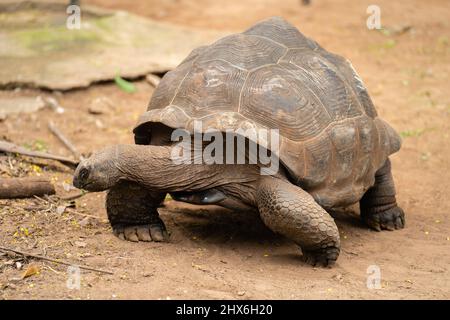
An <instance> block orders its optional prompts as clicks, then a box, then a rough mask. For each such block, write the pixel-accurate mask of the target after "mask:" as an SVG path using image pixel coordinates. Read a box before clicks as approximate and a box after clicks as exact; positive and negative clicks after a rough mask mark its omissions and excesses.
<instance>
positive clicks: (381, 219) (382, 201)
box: [360, 159, 405, 231]
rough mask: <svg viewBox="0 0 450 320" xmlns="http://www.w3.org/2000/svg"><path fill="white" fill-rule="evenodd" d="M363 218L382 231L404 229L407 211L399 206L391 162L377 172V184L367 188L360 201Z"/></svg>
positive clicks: (372, 226)
mask: <svg viewBox="0 0 450 320" xmlns="http://www.w3.org/2000/svg"><path fill="white" fill-rule="evenodd" d="M360 210H361V218H362V220H363V221H364V222H365V223H366V224H367V225H368V226H369V227H371V228H373V229H375V230H377V231H381V230H382V229H386V230H395V229H402V228H403V227H404V226H405V213H404V212H403V210H402V208H400V207H399V206H397V201H396V199H395V185H394V178H393V177H392V173H391V162H390V160H389V159H387V160H386V162H385V164H384V165H383V166H382V167H381V168H380V169H379V170H378V171H377V172H376V174H375V185H374V186H373V187H372V188H370V189H369V190H367V192H366V193H365V194H364V196H363V197H362V199H361V201H360Z"/></svg>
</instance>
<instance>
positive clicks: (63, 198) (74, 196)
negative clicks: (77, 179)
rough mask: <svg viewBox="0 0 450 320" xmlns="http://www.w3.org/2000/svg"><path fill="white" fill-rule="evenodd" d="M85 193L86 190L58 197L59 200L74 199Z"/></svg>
mask: <svg viewBox="0 0 450 320" xmlns="http://www.w3.org/2000/svg"><path fill="white" fill-rule="evenodd" d="M87 193H88V192H80V193H77V194H73V195H68V196H65V197H59V200H63V201H71V200H75V199H78V198H81V197H82V196H84V195H85V194H87Z"/></svg>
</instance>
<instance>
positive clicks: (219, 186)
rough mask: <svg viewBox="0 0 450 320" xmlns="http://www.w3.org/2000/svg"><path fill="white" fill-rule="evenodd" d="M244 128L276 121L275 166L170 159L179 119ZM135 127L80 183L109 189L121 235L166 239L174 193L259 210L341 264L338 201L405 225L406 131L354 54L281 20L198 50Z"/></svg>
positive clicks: (388, 226)
mask: <svg viewBox="0 0 450 320" xmlns="http://www.w3.org/2000/svg"><path fill="white" fill-rule="evenodd" d="M199 122H200V123H201V124H202V126H201V129H196V128H195V123H199ZM242 128H244V129H245V128H253V129H257V130H265V129H266V130H278V132H279V141H278V142H279V143H278V148H275V147H274V148H273V150H272V149H270V148H271V147H270V146H268V145H267V146H266V148H267V149H269V150H267V151H268V152H271V154H272V153H273V155H274V157H275V158H276V159H277V160H278V161H279V164H280V165H279V170H278V171H277V172H276V173H274V174H262V171H261V170H260V169H261V168H262V167H263V165H262V164H261V163H247V162H246V163H244V164H228V163H225V164H224V163H220V162H217V163H209V164H205V163H200V164H199V163H194V164H193V163H179V162H177V163H175V161H174V160H173V158H172V156H173V154H172V152H173V149H174V148H175V142H174V141H173V136H172V135H173V133H174V132H175V131H176V130H178V129H181V130H185V131H186V132H188V133H189V134H190V135H191V136H194V135H195V134H198V133H200V134H201V133H202V132H203V133H205V132H207V130H209V129H213V131H215V132H219V133H225V132H228V131H230V130H231V131H233V130H239V129H242ZM198 131H201V132H198ZM237 132H239V131H237ZM241 132H242V131H241ZM245 132H247V131H245ZM134 135H135V144H133V145H116V146H110V147H107V148H105V149H103V150H101V151H98V152H96V153H94V154H93V155H92V156H91V157H90V158H89V159H87V160H84V161H83V162H81V163H80V164H79V166H78V168H77V169H76V172H75V175H74V185H75V186H76V187H78V188H83V189H87V190H91V191H102V190H109V191H108V193H107V199H106V208H107V214H108V218H109V221H110V223H111V225H112V228H113V231H114V233H115V234H116V235H117V236H119V237H120V238H122V239H126V240H130V241H165V240H167V237H168V234H167V231H166V227H165V226H164V223H163V222H162V220H161V219H160V217H159V215H158V211H157V208H158V207H159V206H160V205H161V202H162V201H163V200H164V198H165V196H166V194H167V193H169V194H171V195H172V197H173V198H174V199H176V200H180V201H185V202H190V203H194V204H217V205H220V206H223V207H226V208H232V209H235V210H240V211H242V212H245V211H248V210H256V211H258V212H259V214H260V217H261V219H262V221H263V222H264V224H265V225H266V226H267V227H269V228H270V229H271V230H273V231H274V232H276V233H279V234H281V235H283V236H285V237H287V238H289V239H291V240H293V241H294V242H295V243H296V244H297V245H299V246H300V247H301V251H302V256H303V259H304V260H305V261H306V262H308V263H310V264H312V265H318V266H331V265H332V264H334V263H335V261H336V259H337V258H338V255H339V252H340V238H339V232H338V228H337V226H336V224H335V221H334V219H333V218H332V217H331V215H330V214H329V213H328V212H330V211H333V210H334V209H337V208H345V207H348V206H351V205H353V204H357V203H358V202H359V204H360V211H361V218H362V220H363V222H365V223H366V224H367V225H368V226H369V227H371V228H373V229H375V230H378V231H380V230H382V229H385V230H394V229H400V228H403V227H404V223H405V220H404V212H403V210H402V209H401V208H400V207H398V206H397V202H396V197H395V194H396V191H395V186H394V181H393V177H392V174H391V164H390V160H389V156H390V155H391V154H393V153H395V152H397V151H398V150H399V149H400V146H401V140H400V137H399V135H398V134H397V133H396V132H395V130H394V129H393V128H392V127H391V126H390V125H389V124H387V123H386V122H385V121H383V120H382V119H381V118H380V117H379V116H378V115H377V111H376V110H375V108H374V105H373V103H372V101H371V99H370V97H369V95H368V93H367V90H366V88H365V86H364V84H363V82H362V80H361V79H360V77H359V76H358V75H357V73H356V72H355V70H354V69H353V67H352V65H351V63H350V62H349V61H348V60H346V59H344V58H342V57H340V56H338V55H336V54H332V53H330V52H328V51H326V50H325V49H323V48H322V47H321V46H320V45H318V44H317V43H316V42H315V41H313V40H311V39H309V38H307V37H305V36H304V35H303V34H302V33H300V32H299V31H298V30H297V29H296V28H295V27H294V26H292V25H291V24H289V23H288V22H286V21H285V20H284V19H282V18H279V17H274V18H270V19H268V20H265V21H262V22H259V23H257V24H256V25H254V26H253V27H251V28H250V29H248V30H246V31H245V32H243V33H239V34H232V35H229V36H226V37H224V38H222V39H220V40H218V41H216V42H215V43H213V44H211V45H209V46H203V47H200V48H197V49H195V50H193V51H192V52H191V53H190V54H189V56H188V57H187V58H186V59H185V60H184V61H182V62H181V64H180V65H178V67H177V68H175V69H174V70H172V71H170V72H168V73H166V74H165V75H164V77H163V78H162V80H161V82H160V84H159V85H158V87H157V88H156V89H155V91H154V93H153V95H152V97H151V101H150V104H149V106H148V109H147V111H146V112H145V113H144V114H143V115H142V116H141V117H140V119H139V121H138V124H137V126H136V127H135V128H134ZM243 135H245V134H243ZM245 138H246V140H247V141H255V140H254V139H252V137H251V136H249V135H247V136H245ZM257 143H258V144H260V142H257ZM260 145H261V144H260ZM261 146H262V145H261ZM202 147H203V146H202ZM275 149H276V150H275ZM247 156H248V154H247Z"/></svg>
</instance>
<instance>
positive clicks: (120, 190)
mask: <svg viewBox="0 0 450 320" xmlns="http://www.w3.org/2000/svg"><path fill="white" fill-rule="evenodd" d="M164 197H165V194H164V193H154V192H150V191H148V190H147V189H145V188H143V187H142V186H140V185H139V184H137V183H135V182H128V181H124V182H121V183H119V184H118V185H116V186H114V187H113V188H111V189H110V190H109V191H108V194H107V196H106V211H107V214H108V219H109V222H110V223H111V226H112V228H113V232H114V234H115V235H116V236H118V237H119V238H120V239H123V240H129V241H134V242H137V241H165V240H167V238H168V235H167V231H166V227H165V225H164V223H163V221H162V220H161V219H160V218H159V214H158V211H157V207H158V206H159V205H160V203H161V202H162V201H163V200H164Z"/></svg>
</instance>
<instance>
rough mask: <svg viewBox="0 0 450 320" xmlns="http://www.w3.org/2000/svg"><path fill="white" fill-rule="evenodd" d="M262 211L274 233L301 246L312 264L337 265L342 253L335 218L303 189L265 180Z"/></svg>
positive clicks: (260, 198) (261, 190)
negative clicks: (336, 262)
mask: <svg viewBox="0 0 450 320" xmlns="http://www.w3.org/2000/svg"><path fill="white" fill-rule="evenodd" d="M257 203H258V209H259V212H260V215H261V218H262V220H263V221H264V223H265V224H266V225H267V226H268V227H269V228H270V229H272V230H273V231H275V232H277V233H279V234H282V235H284V236H286V237H287V238H289V239H291V240H293V241H294V242H295V243H297V244H298V245H299V246H300V247H301V248H302V252H303V258H304V260H305V261H306V262H308V263H309V264H312V265H320V266H328V265H332V264H334V262H335V261H336V259H337V258H338V256H339V252H340V239H339V232H338V229H337V226H336V224H335V223H334V220H333V218H332V217H331V216H330V215H329V214H328V213H327V212H326V211H325V210H324V209H323V208H322V207H321V206H320V205H319V204H318V203H317V202H315V200H314V199H313V197H311V195H310V194H308V193H307V192H305V191H303V190H302V189H301V188H299V187H297V186H295V185H293V184H291V183H289V182H288V181H283V180H281V179H278V178H274V177H269V176H267V177H263V178H261V182H260V185H259V188H258V192H257Z"/></svg>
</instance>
